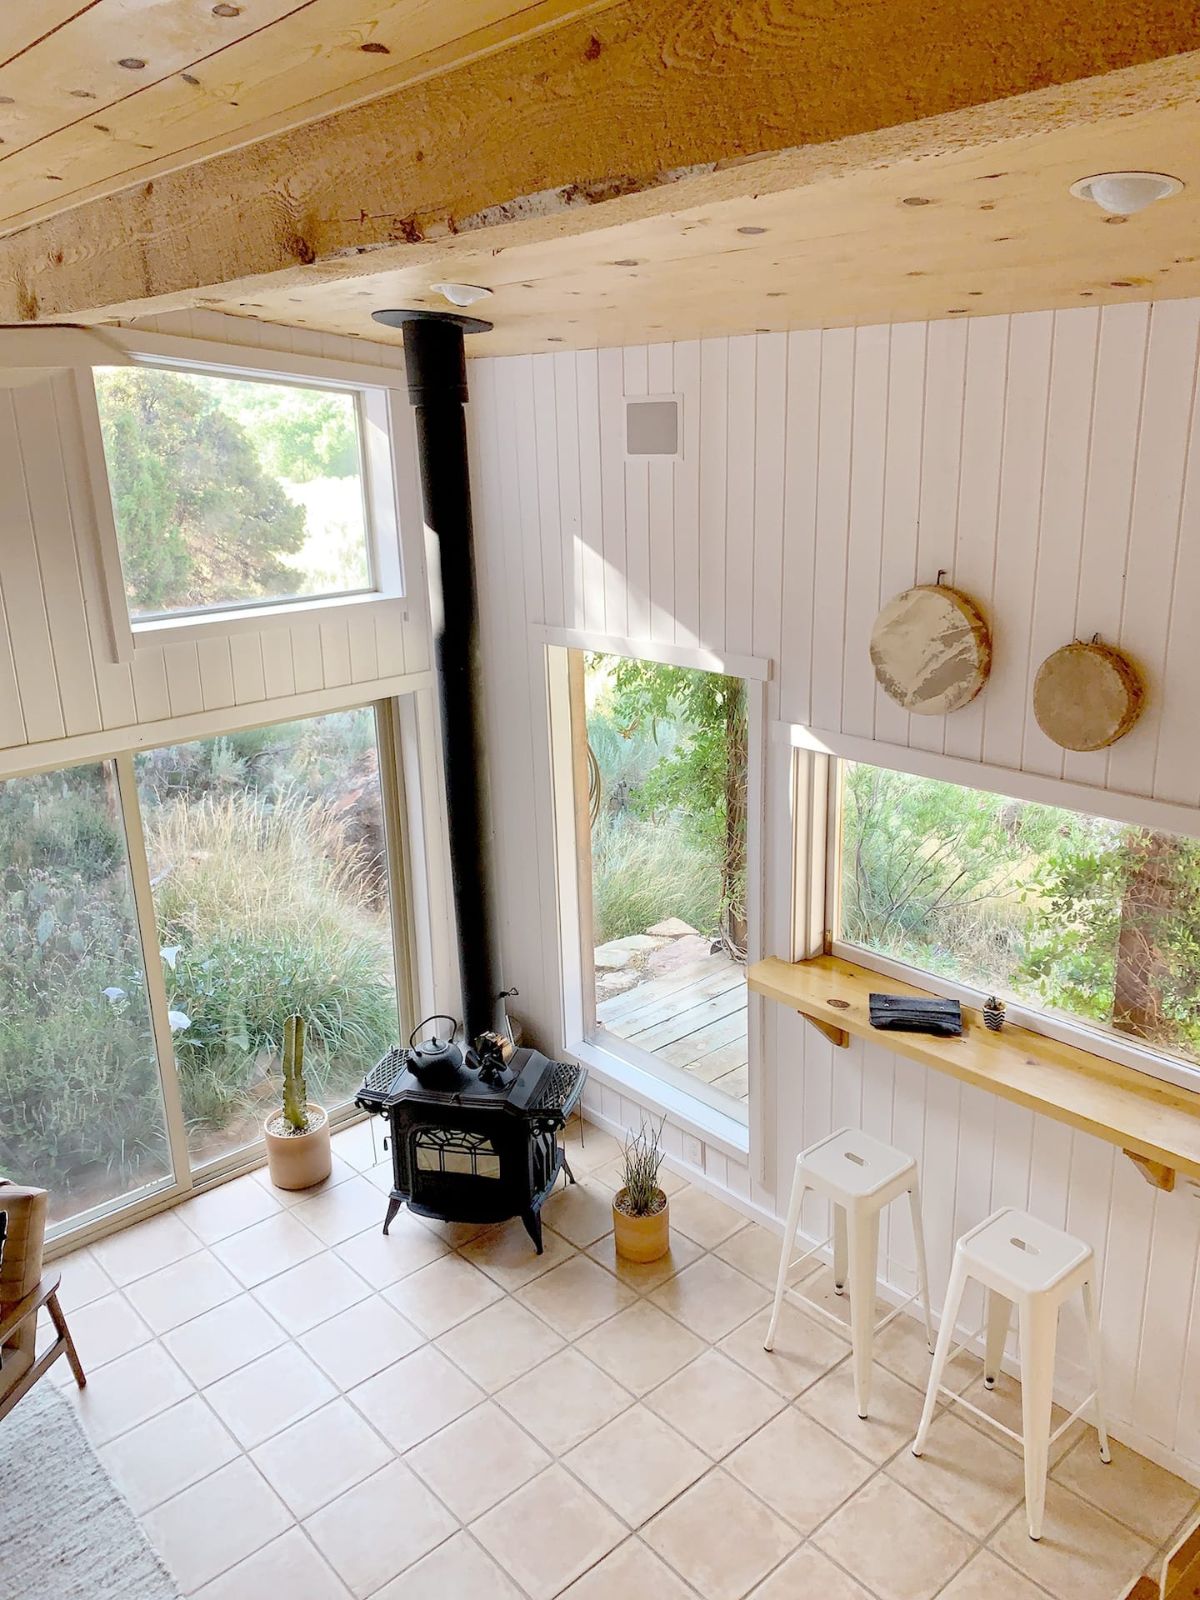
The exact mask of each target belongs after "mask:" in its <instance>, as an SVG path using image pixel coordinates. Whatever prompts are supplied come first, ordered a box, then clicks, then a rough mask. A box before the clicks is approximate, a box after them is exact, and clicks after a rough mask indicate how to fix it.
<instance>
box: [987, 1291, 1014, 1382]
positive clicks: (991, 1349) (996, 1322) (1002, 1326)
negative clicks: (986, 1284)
mask: <svg viewBox="0 0 1200 1600" xmlns="http://www.w3.org/2000/svg"><path fill="white" fill-rule="evenodd" d="M1011 1320H1012V1301H1011V1300H1006V1299H1005V1298H1004V1296H1003V1295H1002V1294H997V1293H996V1291H995V1289H989V1290H988V1297H987V1342H986V1344H985V1346H984V1352H983V1386H984V1388H985V1389H994V1388H995V1387H996V1379H997V1378H998V1377H999V1376H1000V1363H1001V1361H1002V1360H1003V1357H1004V1344H1005V1340H1006V1339H1007V1338H1008V1325H1009V1323H1010V1321H1011Z"/></svg>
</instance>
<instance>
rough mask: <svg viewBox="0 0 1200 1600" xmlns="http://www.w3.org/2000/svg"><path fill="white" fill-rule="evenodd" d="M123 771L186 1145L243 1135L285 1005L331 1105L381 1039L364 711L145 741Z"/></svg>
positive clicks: (389, 984)
mask: <svg viewBox="0 0 1200 1600" xmlns="http://www.w3.org/2000/svg"><path fill="white" fill-rule="evenodd" d="M137 780H138V803H139V808H140V811H141V816H142V826H143V829H144V833H145V842H146V855H147V859H148V861H149V866H150V881H151V884H152V885H153V893H154V912H155V919H156V922H157V925H158V937H159V940H160V943H161V946H162V960H163V979H164V982H165V984H166V990H167V1001H168V1006H169V1017H170V1023H171V1029H172V1043H173V1046H174V1056H175V1062H176V1067H177V1070H178V1073H179V1084H180V1092H181V1095H182V1098H183V1111H184V1116H185V1118H186V1121H187V1130H188V1151H189V1155H190V1159H191V1163H192V1166H193V1167H204V1166H206V1165H208V1164H209V1163H211V1162H213V1161H216V1160H219V1159H221V1158H222V1157H223V1156H227V1155H228V1154H229V1153H230V1152H231V1151H234V1150H239V1149H242V1148H244V1147H245V1146H246V1145H249V1144H253V1143H254V1142H255V1141H256V1140H257V1139H258V1137H259V1131H260V1128H261V1124H262V1121H263V1117H264V1115H265V1106H266V1105H267V1104H269V1103H270V1102H272V1101H274V1100H277V1099H278V1094H279V1050H280V1045H281V1042H282V1038H283V1024H284V1020H285V1019H286V1018H287V1017H288V1016H290V1015H291V1014H292V1012H299V1013H300V1014H301V1015H303V1016H304V1017H305V1018H306V1020H307V1022H308V1050H307V1056H306V1067H307V1075H308V1083H309V1090H310V1093H311V1094H312V1095H313V1097H314V1098H315V1099H317V1100H319V1101H320V1102H321V1103H322V1104H323V1105H325V1106H326V1108H327V1109H330V1110H332V1109H334V1108H336V1107H337V1106H339V1105H343V1104H345V1102H346V1101H347V1100H350V1099H352V1098H353V1096H354V1093H355V1090H356V1089H357V1088H358V1085H359V1084H360V1083H361V1082H362V1079H363V1076H364V1074H365V1072H366V1071H367V1069H368V1068H370V1067H372V1066H374V1065H375V1063H376V1061H378V1059H379V1057H380V1056H381V1055H382V1054H383V1053H384V1052H385V1051H386V1050H388V1049H390V1048H391V1046H392V1045H393V1044H395V1043H396V1042H397V1035H398V1029H399V1020H398V1017H397V1006H396V967H395V960H394V952H393V943H392V920H391V903H390V901H391V896H390V884H389V874H388V841H387V835H386V828H385V824H384V813H383V799H382V790H381V786H380V760H379V733H378V729H377V726H376V716H375V712H374V710H373V709H371V708H370V707H363V708H361V709H359V710H355V711H340V712H336V713H334V714H332V715H329V716H324V717H313V718H310V719H307V720H305V721H302V722H286V723H277V724H276V725H275V726H273V727H269V728H255V729H253V730H251V731H250V732H245V733H236V734H229V735H227V736H225V737H223V738H219V739H204V740H199V741H196V742H194V743H191V744H181V745H171V746H170V747H169V748H167V749H162V750H151V751H147V752H145V753H144V754H142V755H139V756H138V757H137Z"/></svg>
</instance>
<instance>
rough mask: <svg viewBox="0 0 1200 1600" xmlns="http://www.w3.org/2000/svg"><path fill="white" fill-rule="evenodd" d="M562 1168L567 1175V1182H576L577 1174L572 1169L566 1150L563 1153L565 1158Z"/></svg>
mask: <svg viewBox="0 0 1200 1600" xmlns="http://www.w3.org/2000/svg"><path fill="white" fill-rule="evenodd" d="M562 1169H563V1171H564V1172H565V1173H566V1175H567V1182H568V1183H574V1182H575V1174H574V1173H573V1172H572V1171H571V1163H570V1162H569V1161H568V1160H567V1157H566V1153H565V1152H564V1153H563V1158H562Z"/></svg>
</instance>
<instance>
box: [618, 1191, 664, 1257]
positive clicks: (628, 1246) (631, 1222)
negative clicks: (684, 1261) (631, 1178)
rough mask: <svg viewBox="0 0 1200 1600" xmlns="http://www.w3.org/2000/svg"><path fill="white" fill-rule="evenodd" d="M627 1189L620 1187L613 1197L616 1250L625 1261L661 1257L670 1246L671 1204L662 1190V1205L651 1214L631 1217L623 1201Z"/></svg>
mask: <svg viewBox="0 0 1200 1600" xmlns="http://www.w3.org/2000/svg"><path fill="white" fill-rule="evenodd" d="M627 1192H628V1191H627V1190H625V1189H621V1190H619V1191H618V1192H617V1194H616V1195H615V1196H614V1198H613V1208H612V1211H613V1234H614V1236H615V1239H616V1246H617V1254H618V1255H619V1256H620V1257H621V1258H622V1259H623V1260H625V1261H658V1260H659V1259H660V1258H661V1257H662V1256H665V1255H666V1253H667V1251H668V1250H669V1249H670V1248H671V1208H670V1206H669V1205H668V1204H667V1197H666V1195H665V1194H663V1192H662V1190H661V1189H659V1190H658V1195H659V1198H660V1199H661V1200H662V1206H661V1208H660V1209H659V1210H658V1211H654V1212H652V1213H651V1214H650V1215H649V1216H648V1217H631V1216H630V1215H629V1213H628V1212H627V1211H622V1210H621V1207H620V1202H621V1201H622V1200H623V1199H624V1198H625V1195H626V1193H627Z"/></svg>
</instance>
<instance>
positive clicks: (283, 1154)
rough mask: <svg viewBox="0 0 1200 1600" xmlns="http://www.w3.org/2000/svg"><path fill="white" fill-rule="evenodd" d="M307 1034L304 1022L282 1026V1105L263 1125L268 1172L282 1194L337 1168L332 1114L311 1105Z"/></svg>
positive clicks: (310, 1183)
mask: <svg viewBox="0 0 1200 1600" xmlns="http://www.w3.org/2000/svg"><path fill="white" fill-rule="evenodd" d="M304 1035H305V1023H304V1018H303V1017H298V1016H293V1017H289V1018H288V1019H287V1021H286V1022H285V1023H284V1025H283V1063H282V1064H283V1101H282V1104H281V1105H280V1106H279V1108H278V1109H277V1110H276V1111H273V1112H272V1113H271V1115H270V1116H269V1117H268V1118H267V1120H266V1123H265V1124H264V1125H263V1134H264V1136H265V1138H266V1141H267V1169H268V1171H269V1172H270V1174H271V1182H272V1183H273V1184H274V1185H275V1187H276V1188H277V1189H311V1188H312V1186H313V1185H314V1184H316V1183H323V1182H324V1181H325V1179H326V1178H327V1177H328V1176H329V1174H330V1172H331V1170H332V1167H333V1156H332V1151H331V1150H330V1145H329V1113H328V1112H327V1111H326V1110H325V1108H324V1106H318V1105H313V1104H312V1103H311V1102H310V1101H309V1098H308V1085H307V1084H306V1083H305V1081H304Z"/></svg>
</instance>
